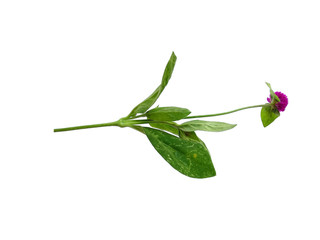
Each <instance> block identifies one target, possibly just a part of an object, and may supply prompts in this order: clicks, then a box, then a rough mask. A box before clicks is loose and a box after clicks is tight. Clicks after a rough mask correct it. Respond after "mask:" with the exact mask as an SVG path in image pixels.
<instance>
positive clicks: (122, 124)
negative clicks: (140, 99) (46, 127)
mask: <svg viewBox="0 0 320 240" xmlns="http://www.w3.org/2000/svg"><path fill="white" fill-rule="evenodd" d="M151 121H152V120H151ZM151 121H150V120H127V119H125V118H123V119H119V120H118V121H115V122H109V123H100V124H91V125H82V126H75V127H66V128H56V129H54V130H53V131H54V132H66V131H73V130H80V129H87V128H99V127H110V126H116V127H132V126H134V125H135V124H144V123H150V122H151Z"/></svg>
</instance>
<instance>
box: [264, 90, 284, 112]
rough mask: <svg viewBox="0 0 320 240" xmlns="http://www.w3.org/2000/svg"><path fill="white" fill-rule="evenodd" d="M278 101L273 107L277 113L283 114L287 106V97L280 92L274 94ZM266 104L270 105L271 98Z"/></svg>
mask: <svg viewBox="0 0 320 240" xmlns="http://www.w3.org/2000/svg"><path fill="white" fill-rule="evenodd" d="M275 94H276V95H277V96H278V98H279V99H280V102H276V104H275V106H276V108H277V109H278V111H279V112H283V111H284V110H285V109H286V107H287V105H288V97H287V96H286V95H285V94H284V93H282V92H275ZM267 100H268V102H269V103H271V96H270V97H268V98H267Z"/></svg>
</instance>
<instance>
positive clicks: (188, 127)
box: [179, 120, 237, 132]
mask: <svg viewBox="0 0 320 240" xmlns="http://www.w3.org/2000/svg"><path fill="white" fill-rule="evenodd" d="M235 126H237V124H229V123H224V122H214V121H203V120H192V121H188V122H184V123H182V124H181V125H179V128H180V129H181V130H183V131H185V132H193V131H208V132H222V131H226V130H229V129H232V128H234V127H235Z"/></svg>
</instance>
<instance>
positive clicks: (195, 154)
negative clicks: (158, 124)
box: [144, 128, 216, 178]
mask: <svg viewBox="0 0 320 240" xmlns="http://www.w3.org/2000/svg"><path fill="white" fill-rule="evenodd" d="M144 132H145V134H146V135H147V137H148V139H149V141H150V142H151V144H152V145H153V147H154V148H155V149H156V150H157V151H158V153H159V154H160V155H161V156H162V157H163V158H164V159H165V160H166V161H167V162H168V163H169V164H170V165H171V166H172V167H173V168H174V169H176V170H177V171H179V172H181V173H182V174H184V175H186V176H189V177H193V178H207V177H213V176H215V175H216V171H215V169H214V166H213V164H212V161H211V157H210V154H209V151H208V149H207V148H206V147H205V146H204V145H203V144H201V143H199V142H197V141H194V140H192V139H182V138H178V137H176V136H173V135H171V134H169V133H166V132H163V131H160V130H157V129H152V128H144Z"/></svg>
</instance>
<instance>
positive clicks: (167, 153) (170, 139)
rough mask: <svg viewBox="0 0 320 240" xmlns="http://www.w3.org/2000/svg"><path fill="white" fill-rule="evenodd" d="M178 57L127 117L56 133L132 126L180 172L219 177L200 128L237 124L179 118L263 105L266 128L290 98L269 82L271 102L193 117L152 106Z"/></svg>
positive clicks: (216, 129)
mask: <svg viewBox="0 0 320 240" xmlns="http://www.w3.org/2000/svg"><path fill="white" fill-rule="evenodd" d="M176 60H177V57H176V55H175V54H174V52H172V54H171V57H170V59H169V61H168V63H167V65H166V68H165V70H164V73H163V77H162V81H161V84H160V85H159V86H158V87H157V88H156V90H155V91H154V92H153V93H152V94H151V95H150V96H149V97H147V98H146V99H145V100H144V101H142V102H141V103H139V104H138V105H137V106H136V107H134V108H133V109H132V111H131V112H130V113H129V114H128V115H127V116H126V117H123V118H120V119H119V120H117V121H114V122H109V123H101V124H91V125H83V126H75V127H67V128H57V129H54V132H64V131H71V130H79V129H87V128H98V127H108V126H117V127H122V128H123V127H129V128H132V129H135V130H137V131H139V132H141V133H143V134H145V135H146V136H147V138H148V139H149V141H150V142H151V144H152V146H153V147H154V148H155V149H156V150H157V152H158V153H159V154H160V155H161V156H162V157H163V158H164V159H165V160H166V161H167V162H168V163H169V164H170V165H171V166H172V167H173V168H174V169H176V170H177V171H179V172H180V173H182V174H184V175H186V176H189V177H193V178H208V177H213V176H215V175H216V171H215V168H214V166H213V163H212V160H211V156H210V153H209V151H208V149H207V147H206V145H205V144H204V142H203V141H202V140H201V139H200V138H199V137H198V136H197V135H196V131H209V132H222V131H227V130H230V129H232V128H234V127H235V126H236V124H229V123H224V122H217V121H203V120H191V121H186V122H183V123H182V124H178V123H176V122H175V121H178V120H184V119H194V118H205V117H214V116H220V115H226V114H230V113H234V112H237V111H241V110H245V109H250V108H258V107H261V108H262V109H261V120H262V123H263V126H264V127H266V126H268V125H270V124H271V123H272V122H273V121H274V120H275V119H276V118H277V117H279V116H280V111H284V109H285V107H286V106H287V104H288V99H287V97H286V96H285V95H284V94H282V93H280V92H274V91H273V90H272V88H271V85H270V84H269V83H266V84H267V86H268V87H269V89H270V98H268V102H269V103H265V104H260V105H253V106H248V107H243V108H239V109H235V110H232V111H228V112H223V113H216V114H207V115H197V116H190V114H191V111H190V110H189V109H187V108H181V107H172V106H170V107H156V108H153V109H150V108H151V107H152V106H153V105H154V103H155V102H156V101H157V99H158V98H159V96H160V95H161V93H162V92H163V90H164V89H165V87H166V86H167V84H168V82H169V80H170V78H171V76H172V73H173V70H174V67H175V63H176ZM149 109H150V110H149ZM146 125H148V126H146Z"/></svg>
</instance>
